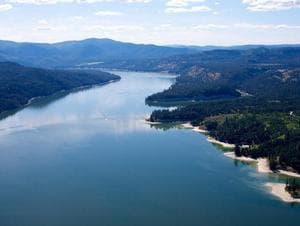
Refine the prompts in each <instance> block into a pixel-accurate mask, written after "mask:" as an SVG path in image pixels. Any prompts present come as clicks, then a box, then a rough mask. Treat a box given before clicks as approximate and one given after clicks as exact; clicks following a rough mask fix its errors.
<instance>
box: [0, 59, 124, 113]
mask: <svg viewBox="0 0 300 226" xmlns="http://www.w3.org/2000/svg"><path fill="white" fill-rule="evenodd" d="M118 79H120V77H119V76H116V75H113V74H109V73H105V72H101V71H88V72H80V71H61V70H44V69H37V68H30V67H24V66H21V65H19V64H15V63H7V62H6V63H0V84H1V86H0V113H1V112H3V111H8V110H14V109H17V108H19V107H21V106H24V105H25V104H26V103H27V102H28V101H29V100H30V99H31V98H34V97H39V96H48V95H51V94H54V93H56V92H59V91H63V90H71V89H74V88H78V87H81V86H90V85H94V84H101V83H105V82H108V81H112V80H118Z"/></svg>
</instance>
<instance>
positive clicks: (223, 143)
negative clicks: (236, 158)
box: [207, 136, 235, 148]
mask: <svg viewBox="0 0 300 226" xmlns="http://www.w3.org/2000/svg"><path fill="white" fill-rule="evenodd" d="M207 141H208V142H210V143H213V144H219V145H221V146H223V147H224V148H234V147H235V145H234V144H228V143H225V142H222V141H219V140H216V139H215V138H213V137H210V136H208V137H207Z"/></svg>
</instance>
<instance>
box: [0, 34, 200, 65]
mask: <svg viewBox="0 0 300 226" xmlns="http://www.w3.org/2000/svg"><path fill="white" fill-rule="evenodd" d="M196 52H197V50H193V49H190V48H172V47H166V46H157V45H145V44H132V43H126V42H118V41H114V40H111V39H95V38H91V39H85V40H81V41H66V42H59V43H53V44H48V43H29V42H24V43H18V42H12V41H0V61H2V62H3V61H10V62H17V63H20V64H24V65H27V66H35V67H47V68H53V67H64V66H74V65H77V64H82V63H89V62H99V61H101V62H109V61H116V60H131V59H153V58H165V57H169V56H173V55H181V54H192V53H196Z"/></svg>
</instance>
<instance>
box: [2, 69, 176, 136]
mask: <svg viewBox="0 0 300 226" xmlns="http://www.w3.org/2000/svg"><path fill="white" fill-rule="evenodd" d="M113 73H115V74H118V75H120V76H121V77H122V80H121V81H119V82H116V83H111V84H108V85H105V86H100V87H99V86H98V87H93V88H90V89H83V90H78V91H76V92H71V93H66V92H62V93H58V94H56V95H53V96H50V97H46V98H41V99H39V100H37V101H35V102H34V103H32V104H31V105H30V106H28V107H26V108H25V109H23V110H21V111H18V112H12V113H11V114H10V115H9V116H6V118H4V119H3V120H1V121H0V135H3V134H8V133H12V132H15V131H20V130H32V129H36V128H39V127H42V126H50V125H57V124H74V125H75V124H76V123H81V122H84V123H89V122H90V123H100V124H103V126H105V127H107V128H108V130H113V131H116V132H119V133H120V132H125V131H132V130H147V129H149V126H147V125H146V124H145V123H141V121H143V120H144V118H145V117H147V114H149V112H151V107H148V106H145V105H144V99H145V97H146V95H150V94H152V93H155V92H158V91H161V90H163V89H165V88H167V87H169V86H170V85H171V84H172V83H173V82H174V80H175V76H170V75H166V74H155V73H138V72H132V73H128V72H122V71H114V72H113Z"/></svg>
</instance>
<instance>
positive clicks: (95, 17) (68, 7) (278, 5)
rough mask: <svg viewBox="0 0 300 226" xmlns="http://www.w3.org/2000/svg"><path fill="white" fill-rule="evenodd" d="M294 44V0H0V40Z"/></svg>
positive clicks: (297, 17) (298, 15) (299, 39)
mask: <svg viewBox="0 0 300 226" xmlns="http://www.w3.org/2000/svg"><path fill="white" fill-rule="evenodd" d="M91 37H95V38H112V39H116V40H120V41H128V42H134V43H154V44H163V45H165V44H189V45H239V44H280V43H300V0H226V1H217V0H0V39H4V40H14V41H32V42H58V41H64V40H80V39H85V38H91Z"/></svg>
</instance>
